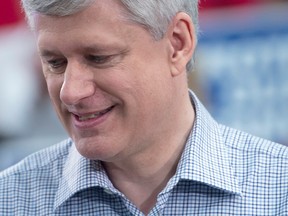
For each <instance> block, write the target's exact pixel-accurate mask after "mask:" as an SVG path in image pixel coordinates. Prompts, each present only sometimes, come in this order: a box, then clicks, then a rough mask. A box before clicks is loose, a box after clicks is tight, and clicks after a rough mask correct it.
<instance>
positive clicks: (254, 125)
mask: <svg viewBox="0 0 288 216" xmlns="http://www.w3.org/2000/svg"><path fill="white" fill-rule="evenodd" d="M287 11H288V2H287V1H284V0H282V1H277V0H206V1H205V0H202V2H201V5H200V30H201V34H200V38H199V44H198V48H197V51H196V67H195V70H194V71H193V73H191V74H190V76H189V85H190V87H191V88H192V89H193V90H194V91H195V92H196V93H197V95H198V96H199V97H200V98H201V100H202V102H203V103H204V104H205V105H206V107H207V108H208V110H209V111H210V112H211V114H212V115H213V116H214V117H215V118H216V119H217V120H218V121H219V122H220V123H223V124H226V125H228V126H231V127H234V128H237V129H241V130H244V131H246V132H249V133H251V134H254V135H257V136H261V137H264V138H267V139H270V140H273V141H275V142H279V143H281V144H284V145H288V13H287ZM0 101H1V102H0V170H3V169H5V168H7V167H8V166H11V165H13V164H15V163H17V162H18V161H19V160H21V159H23V158H24V157H25V156H27V155H28V154H31V153H33V152H35V151H38V150H40V149H42V148H44V147H47V146H50V145H52V144H55V143H57V142H59V141H61V140H63V139H65V138H66V137H67V134H66V132H65V131H64V129H63V128H62V126H61V125H60V123H59V121H58V119H57V117H56V114H55V113H54V111H53V108H52V107H51V104H50V101H49V97H48V94H47V91H46V85H45V82H44V80H43V77H42V73H41V67H40V64H39V59H38V57H37V54H36V48H35V44H34V39H33V35H32V34H31V32H30V31H29V29H28V27H27V25H26V23H25V20H24V15H23V13H22V12H21V9H20V7H19V0H1V2H0Z"/></svg>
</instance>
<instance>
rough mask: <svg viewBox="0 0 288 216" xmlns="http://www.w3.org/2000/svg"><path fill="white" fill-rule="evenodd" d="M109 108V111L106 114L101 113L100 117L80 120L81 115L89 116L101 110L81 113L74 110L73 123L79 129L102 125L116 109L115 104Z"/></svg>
mask: <svg viewBox="0 0 288 216" xmlns="http://www.w3.org/2000/svg"><path fill="white" fill-rule="evenodd" d="M107 109H109V111H107V112H105V113H104V114H101V115H100V116H98V117H95V118H90V119H86V120H80V116H89V115H92V114H95V113H98V112H99V111H98V112H97V111H96V112H89V113H81V114H80V113H74V112H72V113H71V114H72V123H73V125H74V126H75V127H76V128H77V129H79V130H87V129H92V128H95V127H97V126H100V125H101V124H103V123H104V122H106V121H107V119H108V117H109V116H110V115H111V113H112V112H113V111H114V109H115V105H114V106H110V107H108V108H107ZM104 110H105V109H104Z"/></svg>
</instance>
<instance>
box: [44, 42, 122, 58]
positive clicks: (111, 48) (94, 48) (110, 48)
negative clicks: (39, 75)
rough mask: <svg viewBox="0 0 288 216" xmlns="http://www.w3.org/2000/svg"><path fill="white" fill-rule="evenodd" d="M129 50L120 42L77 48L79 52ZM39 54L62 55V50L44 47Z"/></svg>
mask: <svg viewBox="0 0 288 216" xmlns="http://www.w3.org/2000/svg"><path fill="white" fill-rule="evenodd" d="M123 50H127V47H124V46H121V45H120V46H119V45H118V44H109V45H105V44H101V45H95V44H94V45H90V46H84V47H79V48H78V49H76V51H77V52H79V53H105V52H109V51H123ZM39 54H40V56H41V57H51V56H55V55H61V53H60V52H58V51H57V50H55V51H53V50H49V49H43V50H41V49H40V51H39Z"/></svg>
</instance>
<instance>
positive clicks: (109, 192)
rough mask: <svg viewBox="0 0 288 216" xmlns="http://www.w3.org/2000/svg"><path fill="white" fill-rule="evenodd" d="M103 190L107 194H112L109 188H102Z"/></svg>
mask: <svg viewBox="0 0 288 216" xmlns="http://www.w3.org/2000/svg"><path fill="white" fill-rule="evenodd" d="M104 192H105V193H107V194H109V195H113V194H114V193H113V192H112V191H111V190H109V189H106V188H105V189H104Z"/></svg>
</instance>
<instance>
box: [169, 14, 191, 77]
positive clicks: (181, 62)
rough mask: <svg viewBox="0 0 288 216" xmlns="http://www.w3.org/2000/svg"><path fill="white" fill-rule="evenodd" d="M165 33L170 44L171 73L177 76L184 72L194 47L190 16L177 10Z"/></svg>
mask: <svg viewBox="0 0 288 216" xmlns="http://www.w3.org/2000/svg"><path fill="white" fill-rule="evenodd" d="M166 34H167V35H166V36H167V38H168V40H169V46H170V48H169V50H170V53H169V58H170V59H169V60H170V63H171V75H172V76H177V75H179V74H181V73H185V72H186V65H187V63H188V61H189V60H190V59H191V58H192V55H193V54H194V50H195V47H196V34H195V27H194V24H193V22H192V20H191V18H190V16H189V15H188V14H186V13H184V12H179V13H178V14H177V15H176V16H175V17H174V18H173V21H172V22H171V23H170V25H169V28H168V31H167V33H166Z"/></svg>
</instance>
